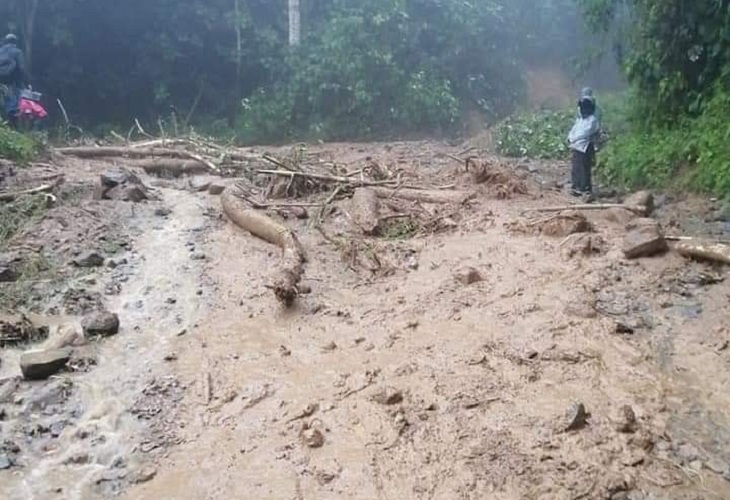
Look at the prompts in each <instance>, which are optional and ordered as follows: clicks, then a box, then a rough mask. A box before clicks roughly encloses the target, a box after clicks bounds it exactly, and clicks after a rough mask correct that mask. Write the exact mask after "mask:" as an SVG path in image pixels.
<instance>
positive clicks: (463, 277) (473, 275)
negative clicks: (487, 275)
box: [454, 267, 484, 286]
mask: <svg viewBox="0 0 730 500" xmlns="http://www.w3.org/2000/svg"><path fill="white" fill-rule="evenodd" d="M454 279H455V280H456V281H457V282H459V283H461V284H462V285H467V286H468V285H473V284H474V283H478V282H480V281H484V278H482V275H481V274H480V273H479V271H477V270H476V269H475V268H473V267H462V268H459V269H456V270H455V271H454Z"/></svg>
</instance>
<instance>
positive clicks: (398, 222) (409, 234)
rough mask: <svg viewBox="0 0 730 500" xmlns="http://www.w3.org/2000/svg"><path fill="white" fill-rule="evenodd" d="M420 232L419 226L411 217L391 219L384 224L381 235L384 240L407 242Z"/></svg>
mask: <svg viewBox="0 0 730 500" xmlns="http://www.w3.org/2000/svg"><path fill="white" fill-rule="evenodd" d="M420 230H421V224H420V223H419V222H418V221H417V220H416V219H413V218H411V217H404V218H401V219H392V220H390V221H388V223H387V224H384V227H383V228H382V230H381V235H382V236H383V238H385V239H386V240H407V239H410V238H413V237H414V236H416V235H417V234H418V232H419V231H420Z"/></svg>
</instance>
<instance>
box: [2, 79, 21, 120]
mask: <svg viewBox="0 0 730 500" xmlns="http://www.w3.org/2000/svg"><path fill="white" fill-rule="evenodd" d="M19 112H20V87H18V86H16V85H8V86H7V91H6V92H5V96H4V99H3V117H4V118H5V119H6V120H7V121H8V123H9V124H10V125H11V126H12V127H13V128H16V127H17V126H18V113H19Z"/></svg>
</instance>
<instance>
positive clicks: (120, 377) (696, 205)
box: [0, 142, 730, 500]
mask: <svg viewBox="0 0 730 500" xmlns="http://www.w3.org/2000/svg"><path fill="white" fill-rule="evenodd" d="M462 149H463V148H461V147H457V146H450V145H446V144H442V143H434V142H421V143H394V144H363V145H352V144H339V145H321V146H316V147H312V148H310V150H309V151H308V153H309V154H310V155H315V156H317V157H319V158H323V159H324V160H323V161H335V162H337V163H338V164H339V165H341V166H342V167H343V168H346V169H353V170H354V169H356V168H364V167H366V166H367V165H369V164H372V163H373V162H375V163H377V164H379V165H384V166H389V169H390V170H403V171H404V172H410V173H415V172H417V173H418V175H417V177H418V179H421V180H428V181H429V182H430V184H431V185H447V184H455V185H456V187H457V188H459V189H464V190H472V191H474V192H476V193H477V196H476V198H475V199H473V200H471V201H469V202H468V203H467V204H466V205H464V206H463V207H438V208H435V207H419V210H421V212H419V213H421V214H422V213H427V214H428V216H429V219H428V220H431V221H433V220H435V221H438V223H437V224H434V225H433V226H431V225H429V223H428V220H426V219H423V220H421V219H417V220H415V222H414V223H413V224H412V225H405V224H398V225H397V226H393V227H395V229H393V228H392V227H391V229H389V230H387V231H386V232H382V233H381V236H368V237H364V236H362V235H361V234H360V233H359V232H358V231H357V230H356V229H355V228H353V227H352V224H351V221H350V217H349V213H348V211H349V209H350V205H349V200H342V201H337V202H336V203H334V205H333V207H332V208H331V209H330V210H326V211H324V212H325V213H324V214H323V215H325V217H324V222H323V225H322V231H318V230H316V229H315V228H314V227H313V225H314V222H315V221H316V219H317V217H315V215H317V214H315V213H314V210H316V209H314V210H313V211H312V212H311V213H310V214H309V215H310V217H309V219H304V218H299V217H298V216H291V215H292V214H290V213H287V212H286V211H282V210H273V209H272V210H270V211H269V214H270V215H271V216H272V217H274V218H276V219H277V220H279V221H282V222H283V223H284V224H286V226H287V227H289V228H291V229H293V230H294V231H295V232H296V234H297V235H298V237H299V239H300V240H301V243H302V245H303V247H304V249H305V250H306V252H307V257H308V261H307V264H306V270H305V274H304V286H302V287H301V290H302V292H303V293H302V295H300V296H299V297H298V298H297V300H296V302H295V304H294V306H293V307H292V308H291V309H285V308H283V307H282V305H280V304H279V303H278V302H277V301H276V298H275V297H274V295H273V293H272V292H271V291H270V290H269V289H267V288H266V284H267V279H268V277H269V276H270V274H271V270H272V268H273V267H274V266H275V265H276V262H277V260H278V257H279V250H278V249H277V248H275V247H274V246H272V245H269V244H267V243H265V242H263V241H261V240H258V239H255V238H253V237H252V236H250V235H249V234H247V233H245V232H244V231H242V230H240V229H238V228H237V227H236V226H235V225H233V224H232V223H230V222H229V221H227V220H226V219H225V217H224V216H223V213H222V210H221V206H220V199H219V197H218V196H213V195H210V194H208V193H207V192H203V191H199V187H198V186H195V185H193V186H192V187H191V184H190V180H189V179H187V178H181V179H174V180H162V179H158V178H154V177H150V176H147V175H144V174H141V173H139V174H138V175H139V179H140V180H141V181H142V183H143V184H144V185H145V186H146V187H147V188H149V194H150V196H149V197H150V198H151V199H150V200H148V201H143V202H140V203H134V202H132V201H123V200H94V199H93V198H94V196H93V194H94V191H95V188H96V186H97V184H98V183H99V174H100V173H102V172H103V171H104V170H105V169H108V168H109V165H108V163H104V162H101V161H93V160H83V161H82V160H64V161H63V162H61V161H60V160H59V162H58V166H56V167H54V168H51V169H50V170H51V171H50V172H49V171H43V172H41V171H40V170H41V167H35V169H36V170H38V174H37V175H48V174H49V173H53V171H55V170H56V169H58V170H59V171H62V172H63V173H64V174H65V178H66V180H65V184H64V185H63V186H62V187H61V188H60V192H59V193H60V196H59V200H58V201H57V203H56V204H55V206H54V207H52V208H50V209H49V210H48V211H47V212H46V213H45V215H44V216H42V217H41V218H40V219H39V220H35V221H33V223H32V224H31V225H30V226H29V227H28V228H26V229H25V231H24V232H23V233H22V234H20V235H19V236H17V237H15V238H14V239H13V240H12V241H11V243H10V247H9V249H8V251H9V252H16V253H19V254H20V255H21V256H22V258H27V256H28V255H35V256H36V257H38V256H41V257H42V260H43V262H47V263H48V265H47V267H49V268H50V271H44V272H49V273H50V274H49V275H48V277H46V276H45V275H44V276H42V279H36V280H35V281H34V282H33V283H31V284H30V285H32V286H29V285H28V284H27V283H26V284H25V285H24V286H20V285H19V284H18V283H11V284H0V287H2V289H3V291H4V292H3V294H2V296H3V297H13V303H12V304H11V303H3V304H0V309H5V310H6V311H4V312H6V313H13V314H17V313H21V312H22V313H27V315H28V318H29V319H30V320H31V321H32V322H33V323H34V324H35V325H36V326H38V325H47V326H48V327H49V330H50V335H49V338H48V339H46V340H39V341H38V342H40V343H35V344H33V343H30V342H28V343H21V345H7V346H6V347H4V348H3V349H1V350H0V378H1V379H0V433H1V439H0V497H2V498H10V499H27V498H44V499H55V498H58V499H87V498H107V497H109V496H111V495H119V496H121V497H123V498H129V499H146V498H150V499H158V498H195V499H197V498H209V499H218V498H221V499H222V498H256V499H265V498H271V499H315V498H316V499H327V498H332V499H335V498H337V499H339V498H368V499H369V498H381V499H391V498H392V499H404V498H414V499H420V498H438V499H442V498H443V499H453V498H474V499H484V498H489V499H525V498H528V499H531V498H534V499H566V500H577V499H594V498H595V499H603V498H606V499H634V500H636V499H665V498H666V499H686V500H689V499H711V498H713V499H714V498H730V466H729V465H728V464H730V393H728V391H727V387H728V384H730V327H729V326H728V323H727V306H728V300H729V299H730V281H728V280H727V279H725V278H726V277H727V270H726V269H725V268H721V267H713V266H711V265H708V264H700V263H694V262H690V261H687V260H685V259H683V258H682V257H680V256H678V255H676V254H674V253H672V252H669V253H666V254H664V255H659V256H656V257H653V258H650V259H638V260H634V261H629V260H627V259H626V258H625V257H624V255H623V253H622V251H621V249H622V244H623V239H624V235H625V233H626V231H625V224H626V223H625V221H621V220H618V219H617V217H616V213H613V214H611V213H607V212H605V211H595V212H585V216H586V218H587V220H583V221H578V222H579V224H574V223H575V222H576V220H578V218H576V217H577V216H575V215H571V216H570V217H568V219H567V220H569V222H570V223H571V224H569V225H570V228H569V229H571V228H572V229H575V228H574V227H573V226H576V225H577V226H580V228H579V230H577V231H578V234H571V233H576V231H574V230H572V229H571V230H570V231H567V232H565V231H562V228H563V226H564V224H562V222H561V223H560V224H559V225H560V228H558V229H561V230H558V229H555V230H553V229H552V228H553V226H555V221H556V220H557V219H554V218H553V219H550V218H549V217H550V216H546V217H545V219H544V220H542V221H540V220H537V221H536V220H535V219H529V220H528V218H527V217H526V216H525V215H524V212H525V210H527V209H530V208H536V207H543V206H553V205H561V204H567V203H570V202H571V201H572V200H571V199H569V198H568V197H567V196H566V195H565V194H564V192H563V191H562V190H561V189H559V187H558V186H560V185H561V184H562V182H563V181H564V177H565V173H566V172H567V167H566V166H564V165H562V164H559V163H552V164H548V163H535V162H520V161H506V160H501V159H498V158H492V157H488V156H487V155H480V156H481V157H482V158H483V159H485V161H487V162H488V163H489V164H490V165H492V166H493V167H494V168H497V169H499V171H500V172H501V174H500V177H501V178H503V180H504V182H501V181H500V184H499V186H495V185H494V184H491V183H490V182H486V183H484V184H480V185H474V184H473V182H474V181H473V177H472V175H470V173H468V172H466V171H465V170H464V166H463V165H459V164H458V163H456V162H455V161H454V160H453V159H452V158H450V157H448V156H447V154H451V155H456V154H458V153H459V152H460V151H461V150H462ZM274 153H278V154H283V150H281V151H276V150H274ZM471 153H479V152H478V151H472V152H471ZM471 153H470V154H471ZM54 165H55V164H54ZM28 172H30V174H29V173H28ZM33 172H34V170H33V169H31V170H30V171H24V172H23V176H25V177H28V176H30V177H33V175H31V174H32V173H33ZM18 178H19V176H16V177H9V178H6V179H5V182H6V183H9V188H8V189H10V190H13V189H16V188H22V187H23V182H26V183H31V184H32V179H30V180H28V179H25V180H23V181H22V182H20V181H19V180H18ZM222 182H223V184H227V185H231V184H232V183H233V182H234V181H233V180H229V179H226V180H223V181H222ZM509 186H520V189H510V188H509ZM524 188H526V189H524ZM525 191H526V193H525ZM657 201H658V206H659V208H658V210H657V211H656V212H655V214H654V217H655V218H656V219H657V220H658V221H659V222H660V223H661V224H662V227H663V228H664V230H665V231H666V232H672V233H674V234H689V235H695V234H705V235H713V236H722V235H725V237H727V234H728V233H729V232H730V231H728V229H729V228H728V227H727V224H726V223H723V222H721V221H717V222H714V219H713V217H712V214H713V213H714V210H715V208H716V207H715V206H714V205H713V203H712V202H711V201H707V200H696V199H686V200H676V199H668V198H667V197H659V199H658V200H657ZM414 206H415V205H412V204H411V205H407V206H406V205H403V206H401V207H400V209H404V207H405V208H408V209H413V207H414ZM283 216H287V218H286V219H285V218H284V217H283ZM536 222H538V223H540V224H548V226H546V227H550V228H551V229H550V230H545V229H544V228H539V229H538V230H534V228H535V227H536V225H535V223H536ZM392 224H395V223H392ZM389 227H390V226H389ZM590 230H592V232H585V231H590ZM89 251H94V252H98V253H99V254H101V255H102V256H103V257H104V259H105V262H104V265H103V266H101V267H92V268H80V267H79V266H78V265H74V264H73V261H74V259H77V260H78V257H79V256H80V255H83V254H84V253H85V252H89ZM51 271H52V272H51ZM36 281H37V282H36ZM9 287H13V288H12V290H13V291H12V293H10V292H8V290H10V288H9ZM306 292H309V293H306ZM100 309H108V310H109V311H112V312H115V313H117V314H118V315H119V318H120V321H121V330H120V332H119V333H118V334H117V335H113V336H110V337H107V338H97V339H83V338H82V336H81V335H80V333H81V317H82V316H83V315H84V314H86V313H88V312H91V311H97V310H100ZM0 319H4V318H0ZM69 332H71V336H70V337H69ZM59 343H63V344H64V345H73V346H74V356H73V358H72V360H71V362H70V363H69V370H68V371H66V372H63V373H60V374H58V375H56V376H54V377H52V378H50V379H49V380H47V381H41V382H29V381H24V380H22V378H21V376H20V368H19V365H18V359H19V356H20V354H21V353H22V352H23V351H24V350H27V349H28V348H37V347H47V346H58V344H59Z"/></svg>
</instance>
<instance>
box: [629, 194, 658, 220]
mask: <svg viewBox="0 0 730 500" xmlns="http://www.w3.org/2000/svg"><path fill="white" fill-rule="evenodd" d="M624 205H626V206H629V207H644V216H648V215H651V213H652V212H653V211H654V195H653V194H651V193H650V192H649V191H638V192H636V193H634V194H632V195H631V196H629V197H627V198H626V199H625V200H624Z"/></svg>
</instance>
